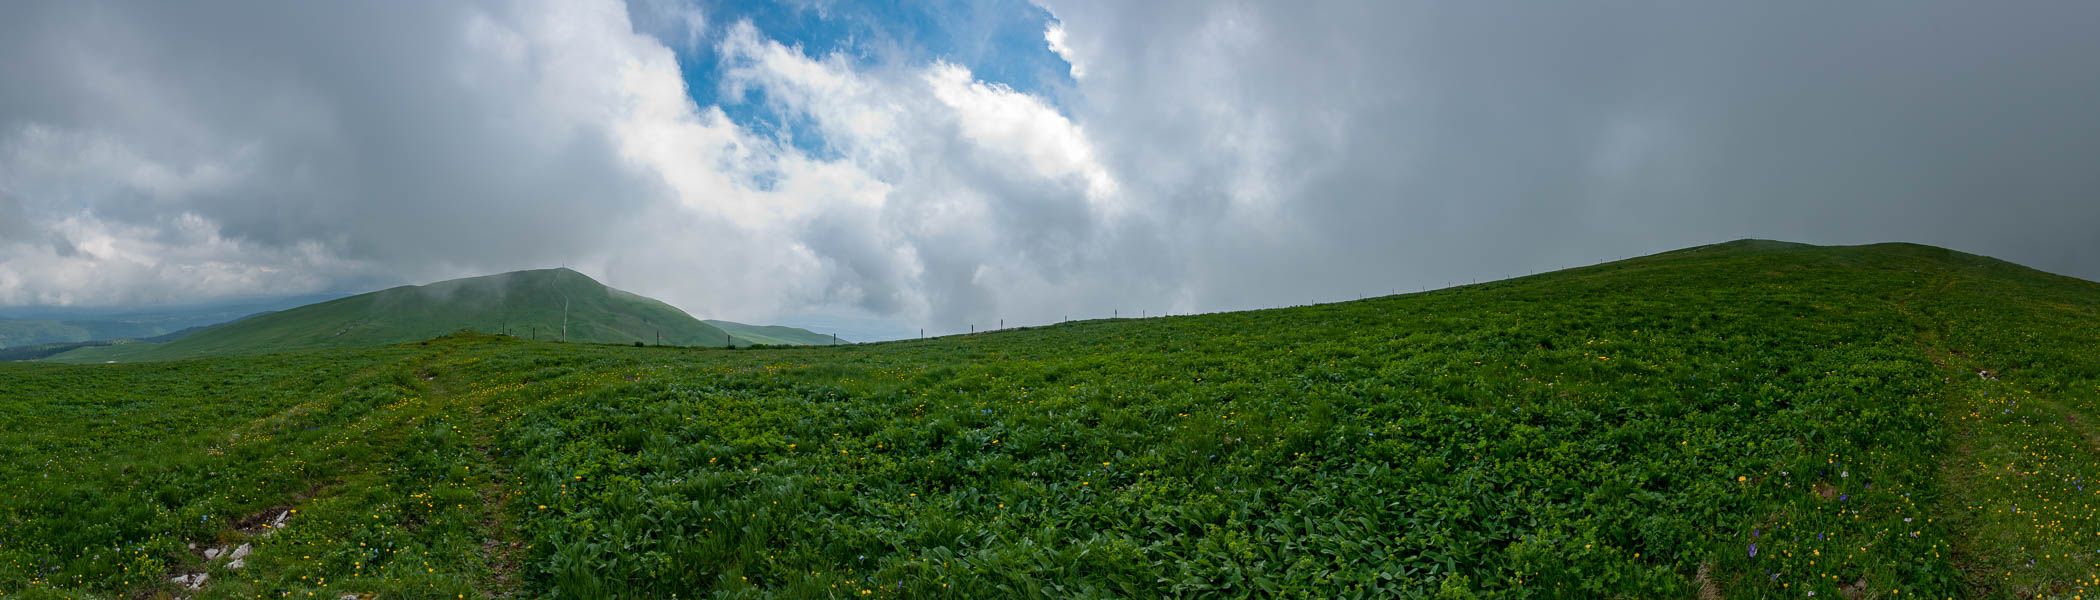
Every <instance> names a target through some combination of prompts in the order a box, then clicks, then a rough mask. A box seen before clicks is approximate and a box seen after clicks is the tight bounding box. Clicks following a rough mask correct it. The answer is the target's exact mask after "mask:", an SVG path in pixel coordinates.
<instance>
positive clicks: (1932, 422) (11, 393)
mask: <svg viewBox="0 0 2100 600" xmlns="http://www.w3.org/2000/svg"><path fill="white" fill-rule="evenodd" d="M2096 401H2100V285H2096V284H2094V283H2091V282H2086V281H2081V280H2076V279H2071V278H2065V277H2059V276H2055V275H2050V274H2047V273H2042V272H2039V271H2034V270H2030V269H2026V268H2024V267H2019V266H2016V265H2011V264H2009V263H2004V262H2000V261H1996V260H1992V259H1987V258H1982V257H1976V256H1971V255H1966V254H1960V253H1956V252H1950V251H1947V250H1942V249H1937V248H1931V247H1925V246H1916V245H1905V244H1884V245H1875V246H1858V247H1813V246H1801V245H1792V244H1781V243H1775V242H1734V243H1729V244H1721V245H1715V246H1704V247H1699V248H1692V249H1687V250H1682V251H1677V252H1671V253H1665V254H1660V255H1655V256H1650V257H1644V258H1638V259H1632V260H1627V261H1620V262H1615V263H1608V264H1604V265H1599V266H1595V267H1586V268H1579V269H1572V270H1567V271H1560V272H1554V273H1546V274H1541V275H1536V276H1531V277H1525V278H1518V279H1512V280H1506V281H1499V282H1492V283H1485V284H1480V285H1472V286H1463V287H1458V288H1452V289H1448V290H1439V291H1433V292H1427V293H1420V294H1407V295H1399V296H1390V297H1383V298H1374V299H1368V300H1362V301H1356V302H1345V303H1338V304H1326V305H1316V306H1306V307H1296V308H1285V309H1277V310H1262V311H1248V312H1237V313H1222V314H1210V315H1194V316H1179V317H1168V318H1151V319H1122V320H1095V321H1080V322H1073V323H1067V324H1061V325H1056V326H1048V327H1035V328H1023V329H1014V330H1007V331H1000V332H993V333H981V334H975V335H965V336H950V337H943V338H936V339H929V340H915V341H903V342H889V343H880V344H860V345H845V346H836V347H800V348H767V349H739V350H730V349H722V348H676V347H642V348H637V347H631V346H613V345H590V344H562V343H555V342H544V341H543V342H535V341H530V340H523V339H518V338H515V337H506V336H497V335H486V334H472V333H462V334H455V335H448V336H444V337H439V338H435V339H430V340H427V341H422V342H411V343H406V344H399V345H392V346H379V347H360V348H335V349H320V350H304V351H296V352H288V353H281V354H271V355H261V356H228V357H219V358H209V359H202V360H192V361H180V362H165V363H137V364H116V365H41V364H0V440H4V442H0V597H9V598H16V597H19V598H165V597H196V598H254V597H271V598H275V597H324V598H341V597H343V596H345V595H351V596H353V597H359V598H368V597H369V598H429V597H445V598H454V597H467V598H473V597H498V598H508V597H534V598H673V597H680V598H686V597H721V598H770V597H805V598H812V597H813V598H861V597H884V598H1023V597H1026V598H1069V597H1132V596H1136V597H1202V598H1239V597H1294V598H1392V597H1400V598H1688V597H1689V598H1801V597H1808V596H1810V595H1811V594H1812V595H1814V596H1817V597H1824V598H1847V599H1855V600H1856V599H1862V598H1905V597H1912V596H1919V597H1927V598H2089V597H2092V596H2093V595H2094V593H2095V592H2096V590H2100V513H2096V512H2095V507H2094V505H2095V503H2096V501H2100V486H2095V485H2094V484H2095V479H2096V478H2100V405H2096ZM236 550H243V551H241V552H238V554H239V558H237V559H235V558H229V557H228V555H229V554H234V553H236V552H235V551H236ZM208 554H209V555H211V556H210V557H209V558H207V555H208ZM236 560H237V561H238V562H239V566H238V567H234V566H233V563H234V562H235V561H236ZM199 575H205V576H208V578H205V579H204V581H203V582H202V583H201V584H194V582H195V581H196V580H197V579H198V576H199ZM176 578H181V580H180V581H176ZM193 584H194V585H193Z"/></svg>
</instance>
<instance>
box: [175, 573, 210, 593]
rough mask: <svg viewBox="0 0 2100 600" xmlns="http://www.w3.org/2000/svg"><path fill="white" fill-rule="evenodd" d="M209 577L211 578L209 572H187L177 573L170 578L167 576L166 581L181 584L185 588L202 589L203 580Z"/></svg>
mask: <svg viewBox="0 0 2100 600" xmlns="http://www.w3.org/2000/svg"><path fill="white" fill-rule="evenodd" d="M210 579H211V574H210V573H190V574H188V575H177V576H174V577H170V578H168V581H169V582H170V583H174V584H176V585H180V586H182V587H186V588H189V589H192V590H197V589H203V588H204V582H205V581H207V580H210Z"/></svg>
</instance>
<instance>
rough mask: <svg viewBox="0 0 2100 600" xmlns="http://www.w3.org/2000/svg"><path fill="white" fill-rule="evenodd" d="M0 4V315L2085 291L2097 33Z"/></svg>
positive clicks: (1469, 19)
mask: <svg viewBox="0 0 2100 600" xmlns="http://www.w3.org/2000/svg"><path fill="white" fill-rule="evenodd" d="M2016 8H2017V10H2015V9H2014V8H2013V7H2004V6H1989V5H1982V4H1976V3H1967V2H1958V1H1945V2H1925V3H1900V4H1897V3H1889V4H1881V3H1847V4H1839V5H1815V6H1809V5H1769V4H1766V3H1745V4H1741V5H1720V6H1714V5H1700V6H1689V5H1668V4H1656V5H1642V4H1608V5H1601V4H1580V5H1542V4H1525V5H1521V6H1513V5H1498V4H1495V3H1411V2H1364V3H1347V2H1335V3H1318V4H1314V5H1310V6H1300V5H1292V4H1288V3H1273V2H1251V1H1228V2H1207V1H1206V2H1194V1H1189V2H1180V1H1160V2H1137V3H1130V2H1084V1H1075V2H1067V1H1062V0H1052V1H1046V2H1043V3H1042V4H1041V5H1033V4H1022V3H1019V2H1015V1H1003V2H1002V1H986V2H958V3H952V4H950V3H932V4H924V5H918V6H917V7H915V8H906V9H896V8H891V9H886V10H875V9H870V8H866V7H864V6H862V5H857V4H852V3H845V2H824V1H821V0H812V1H804V2H779V3H775V2H759V3H753V4H735V3H720V4H713V3H695V2H681V1H677V0H633V1H631V2H624V3H623V2H617V1H611V0H577V1H567V0H564V1H559V2H557V1H551V0H548V1H532V0H521V1H517V2H456V3H455V2H440V3H429V2H360V3H343V4H309V3H270V2H223V3H207V5H205V6H190V5H173V4H168V3H154V2H67V3H19V4H10V5H7V6H5V7H0V53H4V54H5V55H6V56H9V57H10V59H9V60H6V61H0V82H5V85H0V307H4V306H22V305H125V304H152V303H165V302H187V301H199V300H208V299H212V298H218V297H227V296H254V295H270V294H299V293H309V292H315V291H322V290H340V289H350V290H357V289H369V288H372V287H376V286H379V285H384V284H393V283H403V282H413V283H421V282H427V281H432V280H436V279H443V278H448V277H456V276H467V275H476V274H484V273H490V272H496V271H506V270H514V269H523V268H539V267H548V266H554V265H558V264H566V265H569V266H571V267H575V268H578V269H579V270H582V271H584V272H586V273H590V274H592V275H594V276H597V277H599V278H600V279H601V280H604V281H605V282H606V283H608V284H611V285H614V286H617V287H621V288H623V289H628V290H631V291H635V292H638V293H642V294H646V295H650V296H654V297H658V298H662V299H664V300H666V301H669V302H671V303H673V304H675V305H678V306H680V307H681V308H684V309H686V310H688V311H689V312H693V313H694V314H696V315H699V316H702V317H708V318H730V319H738V320H752V321H766V320H772V319H775V318H777V317H779V316H782V315H795V314H805V315H820V314H821V315H857V316H861V317H867V318H873V319H883V320H888V321H891V322H894V323H911V324H925V325H928V326H930V327H934V328H936V329H940V328H950V329H960V328H961V327H963V326H964V325H965V324H968V323H976V324H978V325H980V326H982V325H985V324H989V323H992V322H994V320H996V319H1001V318H1004V319H1006V320H1007V321H1008V322H1009V323H1019V324H1027V323H1042V322H1050V321H1056V320H1058V319H1060V318H1062V317H1064V316H1067V315H1069V316H1071V317H1074V318H1079V317H1094V316H1106V315H1107V314H1108V313H1109V312H1110V311H1111V310H1118V309H1120V310H1123V311H1125V312H1137V311H1139V310H1149V311H1151V312H1154V313H1157V312H1192V311H1209V310H1230V309H1240V308H1250V307H1257V306H1267V305H1275V304H1293V303H1303V302H1310V301H1324V300H1335V299H1343V298H1354V297H1358V296H1363V295H1369V294H1381V293H1386V292H1388V291H1390V290H1396V289H1397V290H1412V289H1416V288H1418V287H1420V286H1424V285H1428V286H1431V287H1435V286H1440V285H1443V284H1444V283H1445V282H1448V281H1466V280H1471V279H1490V278H1496V277H1503V276H1509V275H1517V274H1523V273H1525V272H1527V271H1532V270H1543V269H1552V268H1560V267H1566V266H1572V265H1576V264H1588V263H1592V262H1596V261H1598V260H1605V259H1612V258H1621V257H1625V256H1629V255H1634V254H1641V253H1648V252H1655V251H1661V250H1667V249H1672V248H1677V247H1682V246H1688V245H1694V244H1700V243H1709V242H1716V241H1723V240H1727V239H1733V238H1739V237H1764V238H1778V239H1788V240H1794V241H1804V242H1811V243H1866V242H1876V241H1916V242H1921V243H1929V244H1938V245H1945V246H1949V247H1953V248H1956V249H1960V250H1965V251H1971V252H1978V253H1984V254H1991V255H1995V256H1999V257H2001V258H2006V259H2009V260H2014V261H2016V262H2021V263H2025V264H2029V265H2031V266H2035V267H2038V268H2043V269H2048V270H2053V271H2057V272H2062V273H2067V274H2071V275H2076V276H2081V277H2086V278H2100V235H2095V234H2094V233H2093V232H2094V231H2096V230H2100V169H2095V168H2093V166H2092V157H2094V156H2100V114H2096V113H2095V112H2094V111H2093V110H2091V107H2093V106H2100V59H2095V58H2094V57H2096V56H2100V36H2092V35H2090V32H2089V31H2087V30H2086V27H2085V24H2089V23H2093V22H2096V21H2100V5H2093V4H2088V3H2047V4H2026V5H2020V6H2018V7H2016Z"/></svg>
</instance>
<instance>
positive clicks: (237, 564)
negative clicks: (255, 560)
mask: <svg viewBox="0 0 2100 600" xmlns="http://www.w3.org/2000/svg"><path fill="white" fill-rule="evenodd" d="M245 566H248V561H245V560H241V559H238V558H236V559H233V562H230V563H226V568H228V569H238V568H241V567H245Z"/></svg>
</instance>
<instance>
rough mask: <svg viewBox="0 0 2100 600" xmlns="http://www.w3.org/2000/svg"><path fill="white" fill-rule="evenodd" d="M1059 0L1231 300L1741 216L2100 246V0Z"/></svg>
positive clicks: (2092, 261)
mask: <svg viewBox="0 0 2100 600" xmlns="http://www.w3.org/2000/svg"><path fill="white" fill-rule="evenodd" d="M1051 10H1052V12H1053V13H1055V14H1056V15H1057V16H1058V18H1059V19H1060V20H1061V21H1062V22H1063V27H1064V29H1065V34H1066V36H1067V38H1068V45H1069V46H1072V47H1073V53H1074V54H1075V59H1076V61H1077V62H1078V63H1079V65H1080V66H1081V67H1082V68H1083V70H1084V74H1083V76H1082V78H1081V80H1080V85H1078V86H1077V87H1075V88H1074V89H1072V90H1070V91H1069V93H1070V94H1072V95H1073V96H1074V97H1075V99H1076V100H1077V101H1073V102H1070V103H1069V104H1070V105H1072V106H1076V107H1079V108H1078V111H1079V117H1078V120H1079V121H1080V122H1082V123H1083V124H1085V125H1086V126H1088V128H1089V132H1091V133H1095V134H1096V135H1099V136H1103V137H1104V138H1106V139H1103V140H1102V147H1103V148H1107V149H1109V150H1110V152H1112V153H1115V155H1114V156H1113V157H1112V158H1110V159H1109V161H1110V162H1111V163H1116V164H1121V165H1130V166H1132V168H1127V169H1124V170H1121V171H1119V173H1123V174H1128V175H1131V176H1132V177H1133V179H1137V180H1139V181H1142V182H1143V185H1146V186H1147V188H1148V189H1147V190H1146V191H1147V193H1146V194H1145V195H1146V196H1148V197H1150V198H1153V199H1155V200H1156V201H1158V202H1161V203H1164V204H1166V205H1167V206H1168V208H1166V209H1165V210H1163V211H1162V213H1164V214H1166V215H1172V216H1173V217H1174V218H1177V219H1183V220H1187V221H1191V222H1193V223H1192V224H1191V225H1189V226H1187V227H1185V228H1182V229H1179V230H1178V231H1179V233H1182V234H1185V237H1181V238H1175V237H1172V236H1171V235H1170V237H1169V238H1168V239H1169V240H1170V241H1169V242H1168V245H1171V246H1175V247H1177V248H1181V249H1182V250H1183V253H1184V254H1186V253H1190V252H1196V253H1200V254H1204V255H1207V256H1209V257H1214V258H1213V259H1212V260H1201V259H1198V260H1196V261H1195V262H1196V263H1198V264H1200V265H1205V266H1210V267H1212V268H1210V269H1204V270H1200V271H1199V272H1198V277H1199V278H1200V280H1199V281H1198V282H1197V283H1196V285H1198V286H1201V287H1200V289H1204V290H1206V292H1205V293H1204V294H1203V295H1204V296H1206V297H1209V298H1214V299H1215V301H1220V302H1235V301H1252V302H1256V303H1262V302H1270V303H1274V302H1288V301H1291V300H1293V299H1294V298H1295V297H1296V294H1298V293H1300V292H1299V291H1298V290H1300V289H1313V290H1320V291H1322V292H1324V293H1327V294H1337V293H1342V294H1346V293H1347V292H1349V291H1361V292H1366V293H1371V292H1382V291H1384V289H1387V287H1388V286H1390V287H1402V288H1406V287H1411V286H1418V285H1423V284H1428V285H1432V286H1435V285H1442V284H1443V283H1444V282H1445V281H1449V280H1458V281H1465V280H1468V279H1471V278H1474V277H1482V278H1487V277H1499V276H1504V275H1509V274H1521V273H1523V272H1525V271H1527V270H1530V269H1548V268H1555V267H1560V266H1566V265H1570V264H1581V263H1587V262H1593V261H1595V260H1598V259H1603V258H1616V257H1623V256H1627V255H1631V254H1638V253H1647V252H1654V251H1660V250H1666V249H1671V248H1675V247H1681V246H1686V245H1692V244H1699V243H1707V242H1712V241H1717V240H1725V239H1731V238H1737V237H1767V238H1780V239H1790V240H1799V241H1807V242H1816V243H1866V242H1877V241H1891V240H1902V241H1917V242H1923V243H1930V244H1941V245H1947V246H1950V247H1954V248H1957V249H1962V250H1968V251H1972V252H1979V253H1986V254H1994V255H1999V256H2001V257H2004V258H2008V259H2012V260H2016V261H2021V262H2026V263H2028V264H2031V265H2034V266H2037V267H2041V268H2045V269H2051V270H2056V271H2059V272H2066V273H2070V274H2075V275H2081V276H2084V277H2089V278H2090V277H2096V276H2100V235H2095V234H2094V231H2095V228H2096V226H2100V197H2096V194H2100V170H2096V169H2094V168H2093V167H2091V166H2090V162H2091V161H2090V157H2092V156H2100V135H2096V133H2100V130H2096V127H2100V117H2096V114H2095V113H2094V111H2092V110H2090V108H2089V107H2091V106H2095V105H2096V103H2100V76H2096V74H2100V58H2096V57H2100V36H2093V35H2090V26H2091V25H2092V24H2094V23H2100V8H2096V7H2095V6H2094V5H2092V4H2089V3H2040V4H2021V5H2017V6H2007V5H1984V4H1976V3H1966V2H1927V3H1840V4H1813V5H1811V4H1798V3H1730V4H1723V5H1715V4H1697V5H1686V4H1665V3H1657V4H1599V3H1559V4H1537V3H1525V4H1504V3H1478V2H1467V3H1403V2H1376V3H1368V4H1355V5H1344V4H1340V3H1315V4H1312V5H1309V6H1308V5H1299V4H1289V5H1285V4H1279V3H1263V2H1242V3H1225V4H1219V3H1211V2H1192V3H1172V2H1148V3H1138V4H1135V5H1133V4H1131V3H1107V4H1092V3H1083V2H1081V3H1070V5H1068V3H1065V2H1053V3H1052V6H1051ZM1239 178H1248V179H1251V180H1252V181H1251V182H1249V183H1247V184H1239V183H1236V179H1239ZM1236 190H1237V191H1243V192H1246V196H1247V197H1248V198H1247V199H1246V200H1244V201H1235V200H1234V198H1235V193H1234V192H1235V191H1236ZM1221 228H1222V229H1223V230H1225V231H1234V232H1237V233H1238V235H1224V236H1220V235H1218V233H1219V231H1220V229H1221ZM1166 230H1167V231H1170V232H1174V231H1176V230H1175V229H1173V228H1166ZM1196 248H1201V249H1202V250H1192V249H1196ZM1217 258H1224V260H1218V259H1217ZM1308 267H1312V268H1308ZM1250 275H1251V276H1250ZM1272 281H1295V282H1297V283H1298V284H1300V285H1299V286H1294V287H1293V288H1283V289H1279V288H1278V287H1276V286H1272V285H1269V283H1268V282H1272Z"/></svg>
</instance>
